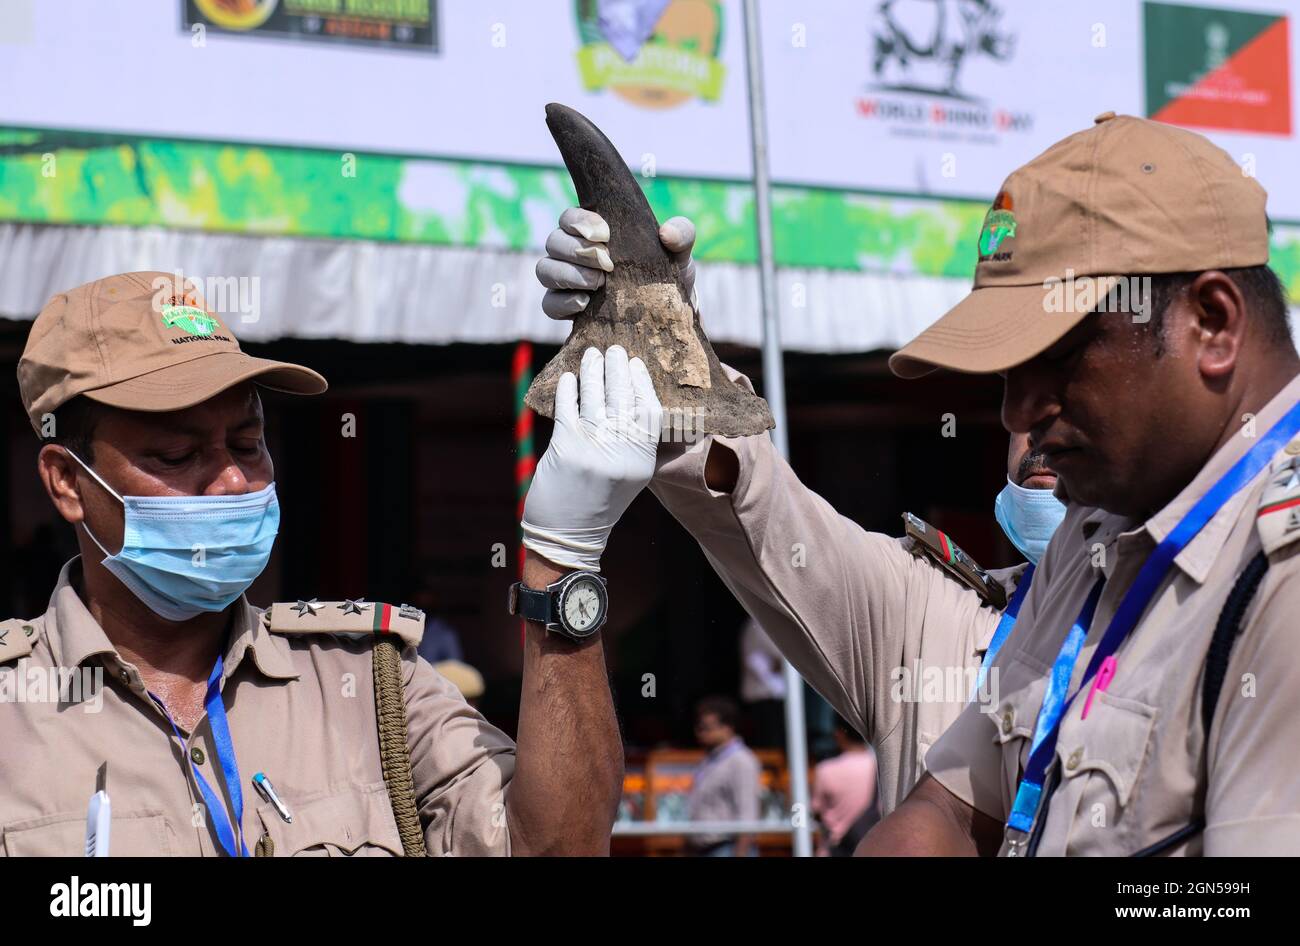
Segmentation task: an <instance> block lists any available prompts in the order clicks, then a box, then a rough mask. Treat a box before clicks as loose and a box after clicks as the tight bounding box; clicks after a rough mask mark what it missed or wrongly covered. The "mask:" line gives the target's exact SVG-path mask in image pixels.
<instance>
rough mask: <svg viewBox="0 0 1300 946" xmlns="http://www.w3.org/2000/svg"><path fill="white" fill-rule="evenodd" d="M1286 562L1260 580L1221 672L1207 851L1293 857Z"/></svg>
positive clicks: (1290, 620)
mask: <svg viewBox="0 0 1300 946" xmlns="http://www.w3.org/2000/svg"><path fill="white" fill-rule="evenodd" d="M1290 564H1291V568H1290V570H1289V574H1287V575H1285V576H1284V575H1281V574H1274V575H1268V576H1267V577H1266V579H1265V582H1264V584H1263V586H1262V587H1261V588H1260V589H1259V602H1258V607H1257V608H1256V609H1252V610H1254V611H1255V616H1254V617H1253V619H1252V617H1251V614H1250V612H1247V619H1248V623H1247V624H1246V625H1245V627H1244V628H1243V633H1242V635H1241V637H1240V639H1239V640H1238V641H1237V646H1236V648H1234V653H1233V656H1232V657H1231V659H1230V660H1229V663H1228V670H1227V673H1226V675H1225V676H1224V681H1223V690H1222V691H1221V692H1220V694H1219V705H1218V707H1217V709H1216V711H1215V721H1214V723H1213V724H1212V725H1211V727H1210V734H1209V742H1208V744H1207V761H1208V768H1209V786H1208V788H1207V791H1206V800H1205V821H1206V828H1205V847H1204V851H1205V854H1206V855H1207V856H1212V857H1216V856H1229V855H1237V856H1241V855H1249V856H1252V857H1259V856H1283V855H1287V856H1291V857H1294V856H1296V855H1297V854H1300V766H1298V765H1296V764H1295V753H1296V746H1298V745H1300V656H1297V650H1296V633H1295V632H1296V614H1300V583H1297V582H1296V580H1295V578H1296V575H1295V565H1296V564H1300V553H1297V555H1296V556H1293V557H1292V558H1291V560H1290ZM1273 567H1274V569H1277V570H1278V571H1281V566H1279V565H1274V566H1273ZM1199 711H1200V706H1199V705H1198V706H1197V712H1198V713H1199Z"/></svg>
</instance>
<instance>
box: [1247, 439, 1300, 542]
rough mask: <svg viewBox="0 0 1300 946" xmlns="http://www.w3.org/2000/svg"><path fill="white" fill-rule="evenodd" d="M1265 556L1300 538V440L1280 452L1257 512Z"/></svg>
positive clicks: (1256, 521)
mask: <svg viewBox="0 0 1300 946" xmlns="http://www.w3.org/2000/svg"><path fill="white" fill-rule="evenodd" d="M1255 527H1256V529H1258V531H1259V544H1260V545H1261V546H1263V548H1264V554H1265V555H1272V554H1273V553H1274V552H1276V551H1277V550H1278V549H1280V548H1282V547H1283V546H1285V545H1289V544H1290V543H1292V542H1294V541H1295V540H1296V539H1300V439H1296V440H1292V441H1291V442H1290V443H1288V444H1287V445H1286V446H1285V447H1283V448H1282V449H1281V450H1279V451H1278V453H1277V456H1275V457H1274V458H1273V465H1272V469H1270V470H1269V474H1268V482H1267V483H1266V484H1265V486H1264V492H1263V493H1262V494H1261V495H1260V497H1259V509H1258V510H1257V511H1256V513H1255Z"/></svg>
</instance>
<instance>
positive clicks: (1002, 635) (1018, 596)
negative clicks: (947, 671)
mask: <svg viewBox="0 0 1300 946" xmlns="http://www.w3.org/2000/svg"><path fill="white" fill-rule="evenodd" d="M1033 580H1034V566H1033V565H1032V564H1031V565H1029V566H1028V567H1026V568H1025V570H1024V572H1023V573H1022V574H1021V576H1020V581H1018V582H1017V583H1016V590H1015V591H1014V592H1012V594H1011V600H1010V601H1008V602H1007V609H1006V610H1005V611H1003V612H1002V619H1001V620H1000V621H998V626H997V628H996V630H994V631H993V639H992V640H991V641H989V647H988V650H986V651H984V662H983V663H981V664H980V672H979V676H978V677H976V678H975V692H974V693H973V694H971V699H972V700H973V699H975V697H976V696H978V695H979V691H980V688H981V687H983V686H984V678H985V677H987V676H988V673H989V667H991V666H993V661H994V660H995V659H997V656H998V651H1000V650H1001V649H1002V645H1003V644H1005V643H1006V642H1007V638H1008V637H1010V636H1011V629H1012V628H1013V627H1015V626H1016V618H1017V617H1019V615H1020V605H1021V603H1022V602H1023V601H1024V600H1025V595H1027V594H1029V583H1030V582H1032V581H1033Z"/></svg>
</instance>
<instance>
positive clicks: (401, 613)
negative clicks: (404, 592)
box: [397, 604, 424, 621]
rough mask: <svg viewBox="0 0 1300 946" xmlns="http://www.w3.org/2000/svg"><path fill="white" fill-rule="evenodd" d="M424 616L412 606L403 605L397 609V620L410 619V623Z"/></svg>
mask: <svg viewBox="0 0 1300 946" xmlns="http://www.w3.org/2000/svg"><path fill="white" fill-rule="evenodd" d="M423 615H424V612H423V611H421V610H420V609H419V608H417V607H415V606H414V605H410V604H404V605H402V606H401V607H400V608H398V609H397V616H398V617H399V618H410V619H411V620H412V621H415V620H418V619H419V618H421V617H422V616H423Z"/></svg>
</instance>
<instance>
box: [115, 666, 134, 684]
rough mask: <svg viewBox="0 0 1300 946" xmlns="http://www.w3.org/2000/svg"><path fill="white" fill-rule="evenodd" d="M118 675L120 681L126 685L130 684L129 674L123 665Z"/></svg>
mask: <svg viewBox="0 0 1300 946" xmlns="http://www.w3.org/2000/svg"><path fill="white" fill-rule="evenodd" d="M118 676H120V677H121V678H122V682H123V683H125V684H126V685H127V686H130V685H131V674H130V672H129V671H128V670H127V669H126V668H125V667H123V668H122V672H121V673H119V674H118Z"/></svg>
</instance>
